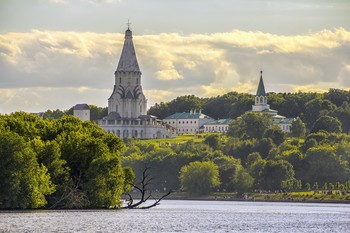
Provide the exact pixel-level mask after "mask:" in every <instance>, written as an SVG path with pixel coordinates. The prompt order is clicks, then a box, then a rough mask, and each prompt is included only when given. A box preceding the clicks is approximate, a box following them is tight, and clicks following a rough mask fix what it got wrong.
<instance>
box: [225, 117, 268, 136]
mask: <svg viewBox="0 0 350 233" xmlns="http://www.w3.org/2000/svg"><path fill="white" fill-rule="evenodd" d="M272 125H273V122H272V120H271V117H270V116H269V115H267V114H262V113H253V112H249V113H245V114H243V115H242V116H240V117H238V118H237V119H235V120H233V121H232V122H231V123H230V125H229V129H228V132H227V134H228V135H230V136H234V137H239V138H257V139H261V138H262V137H263V136H264V133H265V131H266V130H267V129H269V128H271V126H272Z"/></svg>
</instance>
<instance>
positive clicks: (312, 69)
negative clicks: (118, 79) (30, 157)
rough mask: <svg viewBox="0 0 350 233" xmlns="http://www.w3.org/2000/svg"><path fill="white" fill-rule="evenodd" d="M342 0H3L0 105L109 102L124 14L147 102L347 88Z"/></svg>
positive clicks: (347, 7)
mask: <svg viewBox="0 0 350 233" xmlns="http://www.w3.org/2000/svg"><path fill="white" fill-rule="evenodd" d="M349 12H350V1H349V0H293V1H291V0H266V1H265V0H220V1H214V0H176V1H171V0H0V113H11V112H16V111H26V112H42V111H46V110H47V109H52V110H55V109H61V110H66V109H69V108H71V107H72V106H74V105H75V104H78V103H87V104H93V105H97V106H100V107H106V106H107V104H108V102H107V99H108V98H109V97H110V95H111V93H112V91H113V85H114V71H115V70H116V67H117V64H118V60H119V57H120V53H121V50H122V46H123V43H124V32H125V30H126V29H127V22H128V20H130V22H131V25H130V29H131V30H132V31H133V40H134V45H135V49H136V53H137V58H138V62H139V66H140V69H141V72H142V86H143V91H144V93H145V95H146V98H147V99H148V107H150V106H152V105H154V104H155V103H159V102H166V101H170V100H172V99H174V98H176V97H177V96H182V95H192V94H194V95H196V96H199V97H211V96H218V95H222V94H225V93H227V92H230V91H237V92H242V93H251V94H255V92H256V89H257V85H258V81H259V77H260V70H263V78H264V82H265V89H266V91H267V92H298V91H303V92H310V91H311V92H313V91H317V92H324V91H327V90H329V88H338V89H344V90H350V14H349Z"/></svg>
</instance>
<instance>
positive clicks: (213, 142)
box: [204, 134, 220, 150]
mask: <svg viewBox="0 0 350 233" xmlns="http://www.w3.org/2000/svg"><path fill="white" fill-rule="evenodd" d="M219 142H220V135H218V134H210V135H208V136H206V137H205V139H204V143H205V144H208V145H209V146H210V147H211V148H213V149H214V150H216V149H218V147H219Z"/></svg>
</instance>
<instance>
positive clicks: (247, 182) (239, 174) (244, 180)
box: [231, 166, 254, 193]
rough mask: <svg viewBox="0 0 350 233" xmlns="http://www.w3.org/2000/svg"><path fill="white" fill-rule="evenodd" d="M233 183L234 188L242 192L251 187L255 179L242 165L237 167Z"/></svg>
mask: <svg viewBox="0 0 350 233" xmlns="http://www.w3.org/2000/svg"><path fill="white" fill-rule="evenodd" d="M231 183H232V186H233V190H235V191H237V192H238V193H242V192H246V191H249V190H250V189H251V187H252V186H253V183H254V179H253V177H252V176H251V175H250V174H249V173H248V172H247V171H246V170H245V169H244V168H243V167H242V166H240V167H239V169H237V170H236V172H235V173H234V174H233V175H232V181H231Z"/></svg>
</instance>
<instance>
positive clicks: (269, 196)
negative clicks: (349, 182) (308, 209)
mask: <svg viewBox="0 0 350 233" xmlns="http://www.w3.org/2000/svg"><path fill="white" fill-rule="evenodd" d="M249 199H251V200H255V201H295V202H350V193H345V194H343V193H342V192H341V191H338V190H333V191H328V190H327V191H299V192H286V193H252V194H250V195H249Z"/></svg>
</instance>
